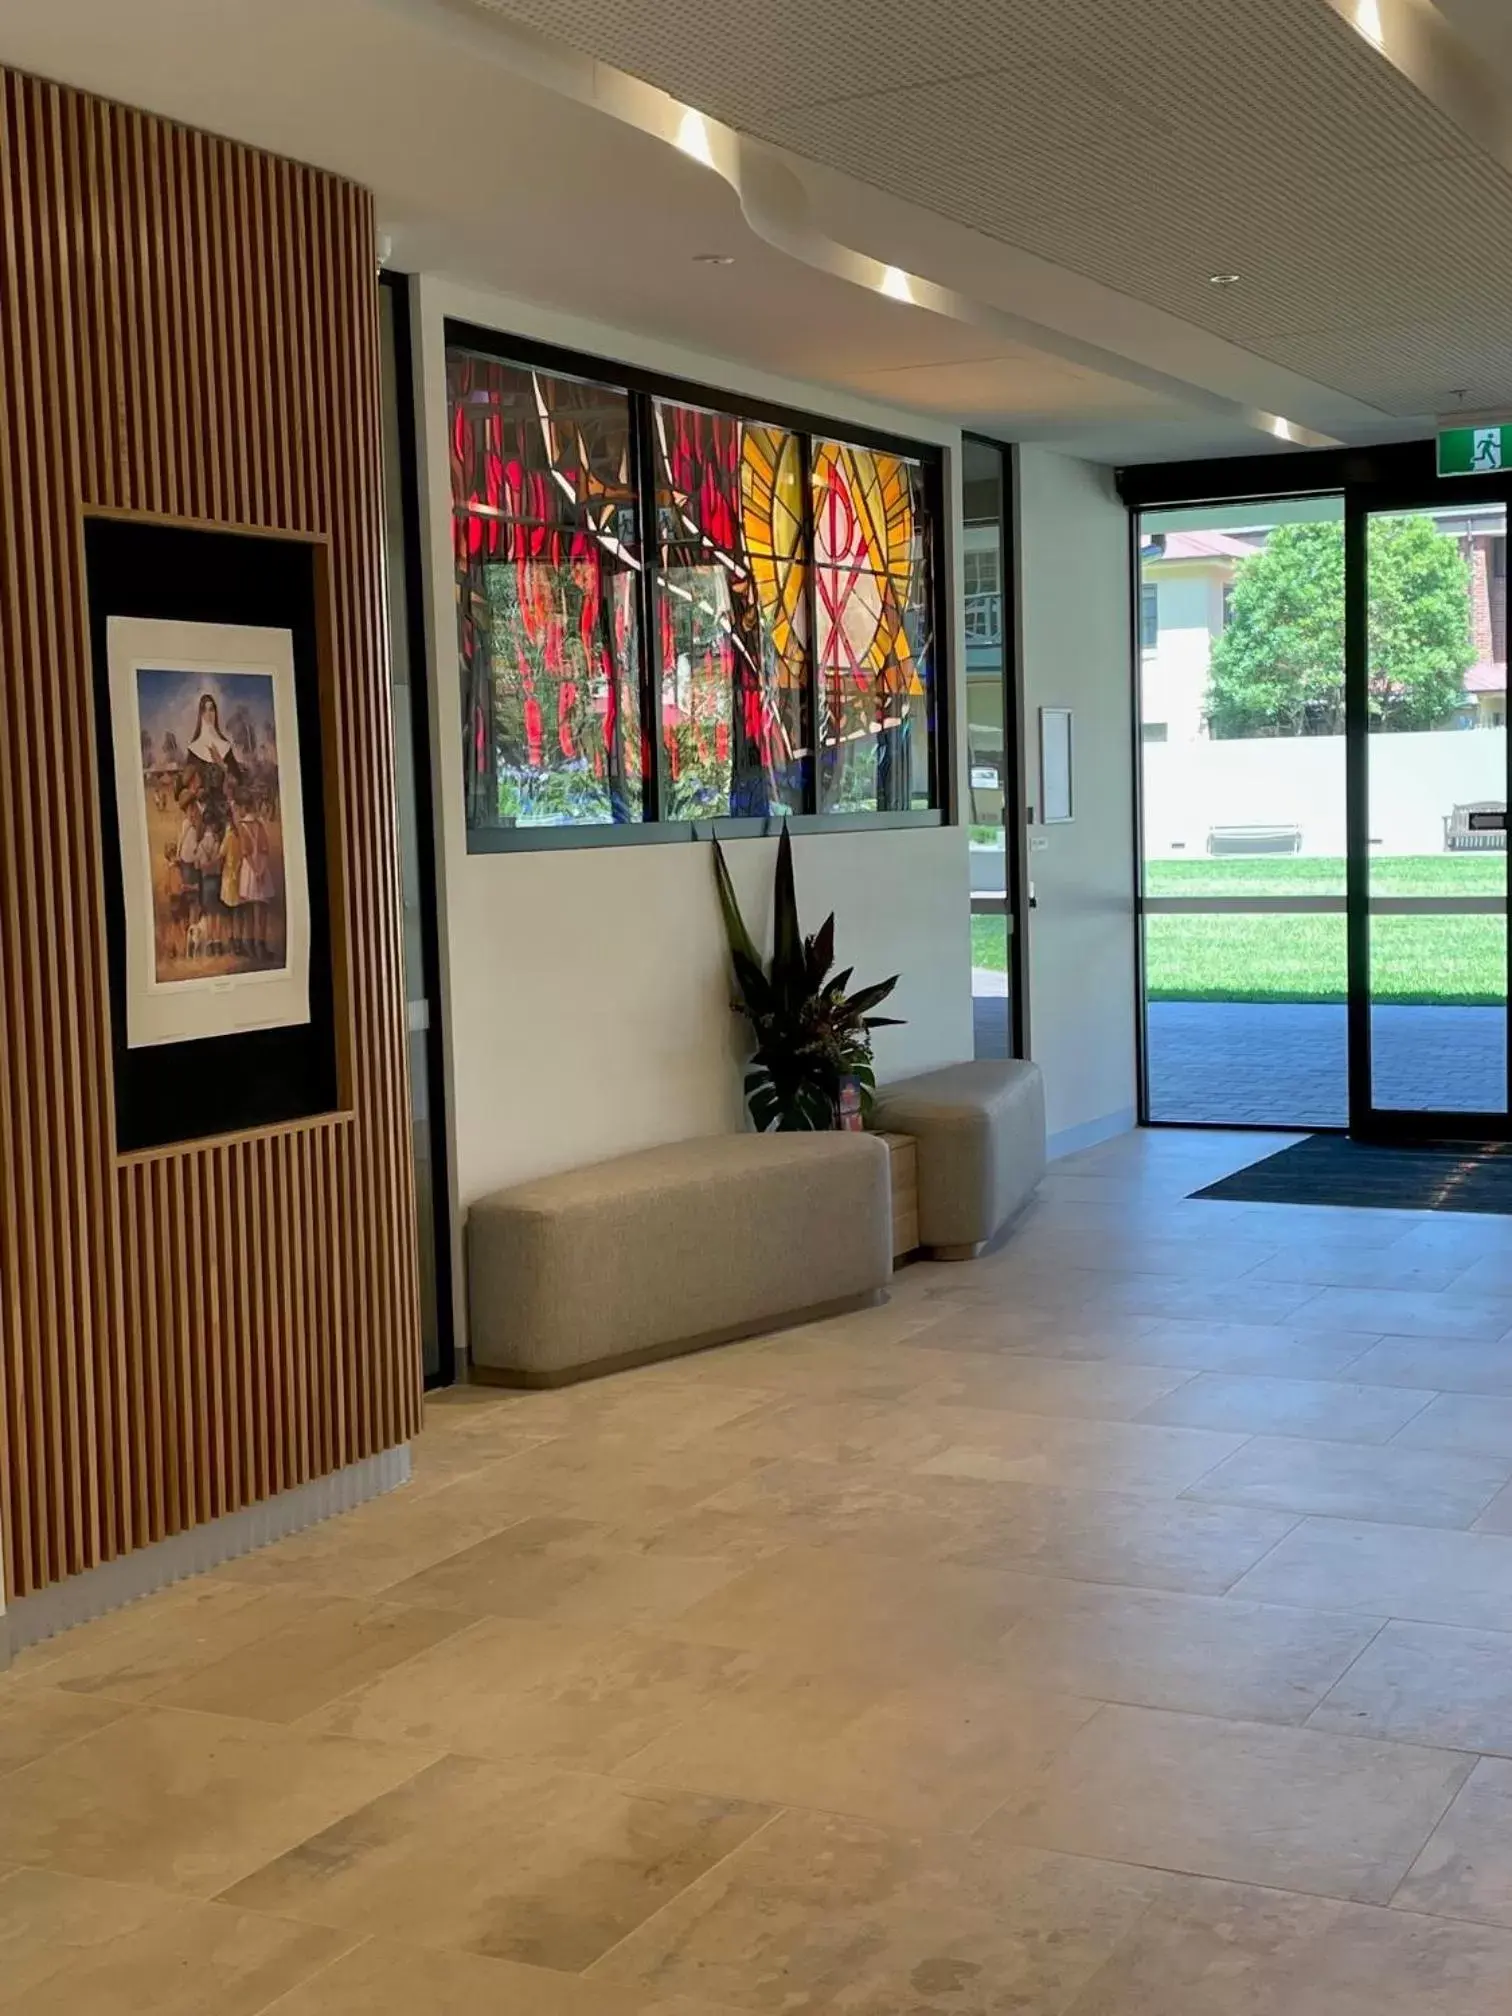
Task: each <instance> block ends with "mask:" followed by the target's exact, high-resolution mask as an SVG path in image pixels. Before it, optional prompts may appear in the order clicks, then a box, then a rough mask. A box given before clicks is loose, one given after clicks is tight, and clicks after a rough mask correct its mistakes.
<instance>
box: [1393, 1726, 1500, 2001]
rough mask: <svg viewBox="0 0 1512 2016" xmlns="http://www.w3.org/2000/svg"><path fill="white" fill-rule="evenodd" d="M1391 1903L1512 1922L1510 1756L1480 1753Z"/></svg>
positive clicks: (1450, 1915)
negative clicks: (1462, 1788) (1458, 1793)
mask: <svg viewBox="0 0 1512 2016" xmlns="http://www.w3.org/2000/svg"><path fill="white" fill-rule="evenodd" d="M1395 1901H1396V1903H1398V1904H1399V1905H1401V1906H1402V1907H1403V1908H1404V1909H1406V1910H1411V1911H1431V1912H1433V1913H1435V1914H1436V1915H1438V1916H1440V1917H1445V1918H1476V1919H1480V1920H1482V1921H1483V1922H1484V1923H1486V1924H1488V1925H1506V1926H1512V1760H1509V1759H1508V1758H1505V1757H1483V1758H1482V1759H1481V1761H1480V1762H1479V1763H1478V1764H1477V1765H1476V1767H1475V1769H1474V1771H1473V1772H1472V1773H1471V1774H1470V1777H1469V1778H1468V1780H1467V1781H1466V1783H1465V1787H1464V1790H1463V1791H1462V1792H1461V1793H1460V1795H1459V1797H1458V1798H1457V1799H1456V1800H1455V1802H1454V1804H1453V1805H1452V1806H1451V1807H1450V1808H1449V1811H1448V1812H1447V1813H1446V1814H1445V1815H1444V1817H1443V1819H1442V1820H1441V1821H1440V1822H1439V1825H1438V1828H1437V1829H1436V1831H1435V1833H1434V1835H1433V1838H1432V1840H1430V1841H1429V1843H1428V1845H1427V1846H1426V1847H1425V1848H1424V1850H1423V1852H1422V1854H1421V1855H1419V1857H1418V1859H1417V1861H1416V1862H1415V1863H1414V1864H1413V1866H1412V1868H1411V1870H1410V1871H1409V1873H1408V1875H1407V1878H1406V1880H1405V1881H1404V1883H1403V1884H1402V1887H1401V1889H1400V1890H1398V1892H1397V1894H1396V1899H1395ZM1508 1978H1509V1979H1512V1976H1509V1977H1508Z"/></svg>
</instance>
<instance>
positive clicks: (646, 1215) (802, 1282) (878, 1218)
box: [467, 1133, 892, 1386]
mask: <svg viewBox="0 0 1512 2016" xmlns="http://www.w3.org/2000/svg"><path fill="white" fill-rule="evenodd" d="M891 1273H892V1213H891V1201H890V1190H889V1179H888V1156H887V1149H886V1147H885V1146H884V1145H883V1143H882V1142H880V1141H878V1140H876V1139H875V1138H874V1137H873V1136H871V1135H869V1134H838V1133H837V1134H723V1135H716V1136H713V1137H711V1138H709V1139H706V1140H698V1141H679V1142H675V1143H673V1144H672V1145H670V1146H668V1147H665V1148H650V1149H646V1150H645V1151H643V1152H642V1153H640V1154H636V1155H623V1156H620V1157H618V1158H617V1159H616V1160H614V1161H612V1162H596V1163H593V1164H591V1165H589V1166H588V1167H587V1168H584V1169H573V1170H569V1171H567V1172H566V1173H565V1174H563V1175H560V1176H547V1177H543V1178H541V1179H539V1180H538V1181H535V1182H531V1183H520V1184H516V1185H515V1186H514V1187H513V1188H511V1189H508V1190H500V1191H497V1192H495V1194H494V1195H493V1196H491V1197H485V1198H481V1199H480V1200H479V1201H478V1202H477V1203H475V1204H474V1205H473V1207H472V1210H471V1212H470V1213H469V1216H468V1224H467V1278H468V1301H469V1319H470V1331H471V1345H472V1360H473V1367H474V1371H475V1373H476V1374H477V1375H478V1376H479V1377H481V1378H483V1379H493V1380H497V1381H499V1382H501V1383H503V1384H507V1385H517V1386H558V1385H565V1384H567V1383H568V1382H569V1381H571V1380H574V1379H582V1378H585V1377H587V1376H588V1375H590V1374H592V1373H597V1372H608V1371H614V1370H617V1369H619V1368H621V1367H623V1366H628V1365H637V1364H644V1363H646V1362H647V1361H649V1360H651V1359H653V1358H663V1357H671V1356H673V1355H675V1354H677V1353H679V1352H683V1351H691V1350H696V1349H699V1348H701V1347H702V1346H704V1345H706V1344H718V1343H726V1342H728V1341H729V1340H730V1339H732V1338H735V1337H741V1336H749V1335H751V1334H752V1333H754V1332H756V1331H760V1330H767V1329H774V1328H776V1327H777V1326H779V1325H781V1324H784V1323H793V1322H799V1321H809V1320H812V1319H813V1318H814V1317H816V1316H820V1315H833V1314H836V1313H838V1311H840V1310H842V1309H846V1308H856V1307H859V1306H861V1305H862V1304H864V1303H866V1302H870V1301H874V1300H875V1299H876V1297H877V1295H878V1294H879V1292H880V1291H881V1290H882V1289H883V1288H884V1287H885V1286H886V1284H887V1281H888V1278H889V1276H890V1275H891Z"/></svg>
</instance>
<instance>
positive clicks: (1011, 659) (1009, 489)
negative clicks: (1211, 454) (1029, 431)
mask: <svg viewBox="0 0 1512 2016" xmlns="http://www.w3.org/2000/svg"><path fill="white" fill-rule="evenodd" d="M962 440H963V442H969V443H971V444H972V445H973V446H974V447H977V448H985V449H988V450H990V452H991V453H993V454H994V455H996V456H997V458H998V469H999V483H998V542H999V575H998V589H999V602H1000V604H1001V612H1000V621H1001V626H1002V687H1003V773H1002V781H1003V828H1004V839H1003V844H1004V860H1003V887H1004V890H1005V892H1006V893H1005V898H1004V910H1005V913H1006V917H1007V923H1008V1036H1007V1041H1008V1055H1009V1056H1010V1057H1027V1056H1028V1055H1029V962H1028V942H1027V939H1026V937H1025V926H1026V920H1027V918H1028V915H1029V847H1028V838H1029V835H1028V829H1027V827H1026V826H1025V823H1024V821H1025V817H1026V808H1027V805H1028V776H1027V771H1026V768H1025V765H1026V756H1025V735H1024V682H1023V680H1022V678H1021V677H1020V666H1019V659H1020V653H1019V638H1018V614H1019V596H1018V549H1017V546H1016V543H1015V541H1016V538H1017V530H1016V528H1017V523H1018V513H1017V503H1018V451H1017V449H1015V448H1013V447H1012V446H1010V444H1009V443H1008V442H1006V441H994V440H993V439H992V438H991V437H990V436H989V435H986V434H973V433H971V432H970V431H969V430H968V431H967V432H966V433H965V434H963V436H962ZM964 474H965V471H964V468H963V470H962V476H963V480H964ZM972 522H973V523H977V522H986V521H977V520H973V521H972ZM962 646H963V648H962V651H961V654H960V657H961V691H960V696H959V699H960V716H959V718H960V721H961V725H962V729H963V732H964V736H965V742H966V755H967V762H968V764H969V763H970V756H971V720H970V705H971V702H970V695H969V693H968V691H967V684H966V682H967V678H968V676H969V672H968V665H967V659H968V656H969V649H970V647H969V646H968V645H966V643H965V640H964V638H963V639H962ZM970 813H971V794H970V791H969V789H968V791H967V794H966V805H965V809H964V811H963V812H962V814H961V816H962V818H963V819H964V821H965V823H966V824H967V825H968V826H969V825H970V823H971V818H970ZM967 900H968V903H969V904H970V905H971V909H972V914H973V916H975V915H976V914H977V913H976V907H975V899H974V898H973V897H972V896H971V894H970V891H969V890H968V892H967ZM974 1012H975V1010H974V1009H973V1013H974Z"/></svg>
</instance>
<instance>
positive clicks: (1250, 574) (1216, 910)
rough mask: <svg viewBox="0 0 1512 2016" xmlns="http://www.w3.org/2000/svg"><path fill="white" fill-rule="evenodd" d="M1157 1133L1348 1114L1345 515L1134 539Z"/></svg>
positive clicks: (1206, 518) (1221, 511)
mask: <svg viewBox="0 0 1512 2016" xmlns="http://www.w3.org/2000/svg"><path fill="white" fill-rule="evenodd" d="M1138 642H1139V736H1140V744H1139V758H1140V787H1141V788H1140V804H1141V821H1140V827H1141V842H1142V845H1141V909H1142V912H1143V944H1144V987H1145V1045H1144V1059H1145V1090H1146V1102H1147V1105H1146V1111H1147V1117H1148V1118H1149V1119H1150V1120H1152V1121H1157V1122H1159V1121H1165V1122H1176V1123H1184V1124H1188V1125H1191V1124H1197V1125H1210V1126H1248V1127H1292V1126H1305V1127H1342V1126H1343V1125H1344V1123H1345V1120H1346V1118H1347V1114H1348V1068H1347V1031H1348V1008H1347V1001H1348V959H1347V915H1346V913H1347V908H1348V905H1347V902H1346V892H1347V870H1346V862H1345V855H1346V849H1345V826H1346V821H1345V758H1344V712H1345V709H1344V503H1343V499H1342V498H1341V497H1338V496H1330V497H1307V498H1283V499H1279V500H1277V499H1272V500H1269V501H1264V502H1246V503H1240V504H1225V505H1218V506H1213V505H1207V506H1199V507H1195V508H1193V507H1189V508H1182V509H1177V510H1170V511H1148V512H1145V513H1144V514H1143V516H1142V517H1141V518H1140V520H1139V639H1138Z"/></svg>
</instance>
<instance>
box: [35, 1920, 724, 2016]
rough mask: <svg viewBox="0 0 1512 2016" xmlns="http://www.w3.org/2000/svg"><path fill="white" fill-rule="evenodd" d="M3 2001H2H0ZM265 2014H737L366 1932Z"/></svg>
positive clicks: (544, 2015)
mask: <svg viewBox="0 0 1512 2016" xmlns="http://www.w3.org/2000/svg"><path fill="white" fill-rule="evenodd" d="M0 2006H3V2004H0ZM267 2016H732V2012H731V2011H730V2010H729V2009H728V2008H725V2009H719V2008H717V2007H716V2006H715V2004H714V2003H712V2002H705V2001H703V2000H698V2001H692V2000H685V1999H684V1998H682V1997H681V1996H679V1997H677V1998H676V1999H675V2000H673V2001H666V2000H664V1999H663V1998H662V1997H661V1996H657V1997H656V1998H655V2000H654V2001H647V2000H646V1998H645V1996H644V1995H643V1994H642V1993H641V1992H640V1991H639V1990H638V1989H634V1988H624V1987H618V1986H615V1985H614V1984H613V1983H609V1982H603V1981H585V1980H582V1979H580V1978H578V1977H577V1976H576V1975H572V1974H556V1973H553V1972H552V1971H551V1970H550V1969H549V1968H546V1967H525V1966H521V1965H520V1963H519V1962H518V1961H516V1960H498V1959H485V1958H483V1957H482V1956H481V1955H479V1954H477V1953H446V1952H441V1951H438V1950H437V1949H435V1948H426V1947H422V1946H409V1945H402V1944H400V1942H399V1941H397V1940H394V1939H365V1940H364V1941H363V1942H362V1943H361V1945H359V1946H356V1947H354V1948H353V1949H352V1950H351V1951H350V1952H349V1953H347V1954H345V1955H343V1957H342V1958H341V1959H339V1960H337V1961H336V1962H335V1963H334V1964H333V1965H332V1966H329V1967H325V1968H322V1969H321V1971H320V1973H319V1974H318V1975H316V1976H315V1977H314V1978H313V1979H311V1980H309V1981H307V1982H306V1983H305V1985H304V1986H303V1987H301V1988H296V1989H294V1990H293V1991H292V1992H291V1993H290V1994H288V1995H284V1996H281V1997H280V1998H279V2000H278V2001H277V2002H274V2003H272V2004H271V2005H270V2007H269V2009H268V2011H267Z"/></svg>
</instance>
